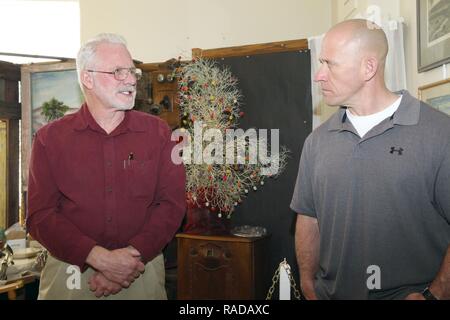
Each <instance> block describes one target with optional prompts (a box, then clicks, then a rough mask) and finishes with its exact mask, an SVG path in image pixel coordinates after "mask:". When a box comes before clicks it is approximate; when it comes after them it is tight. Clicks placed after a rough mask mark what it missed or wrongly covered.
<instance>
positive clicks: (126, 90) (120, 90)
mask: <svg viewBox="0 0 450 320" xmlns="http://www.w3.org/2000/svg"><path fill="white" fill-rule="evenodd" d="M118 92H131V93H134V92H136V89H135V88H133V87H131V88H122V89H119V90H118Z"/></svg>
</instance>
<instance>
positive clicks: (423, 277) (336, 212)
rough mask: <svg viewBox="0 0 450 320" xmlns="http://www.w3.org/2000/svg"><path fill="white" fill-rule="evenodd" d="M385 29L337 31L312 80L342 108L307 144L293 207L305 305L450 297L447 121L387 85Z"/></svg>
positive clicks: (363, 25)
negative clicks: (326, 301) (308, 301)
mask: <svg viewBox="0 0 450 320" xmlns="http://www.w3.org/2000/svg"><path fill="white" fill-rule="evenodd" d="M387 51H388V46H387V40H386V36H385V34H384V32H383V31H382V30H381V29H379V28H378V26H376V25H374V24H373V23H370V22H368V21H366V20H348V21H345V22H343V23H340V24H338V25H336V26H335V27H333V28H332V29H331V30H330V31H329V32H328V33H327V34H326V36H325V38H324V40H323V44H322V51H321V57H320V59H321V63H322V66H321V68H320V70H319V71H318V73H317V74H316V76H315V81H317V82H319V83H320V85H321V89H322V93H323V96H324V100H325V102H326V103H327V104H328V105H331V106H345V107H340V109H339V110H338V111H337V112H336V113H335V114H334V115H333V116H332V117H331V118H330V119H329V120H328V121H327V122H326V123H324V124H323V125H322V126H320V127H319V128H318V129H316V130H315V131H314V132H313V133H311V134H310V135H309V137H308V138H307V139H306V141H305V143H304V146H303V151H302V156H301V160H300V166H299V172H298V177H297V183H296V186H295V190H294V195H293V198H292V202H291V208H292V209H293V210H294V211H295V212H297V213H298V215H297V224H296V234H295V242H296V252H297V259H298V264H299V268H300V278H301V287H302V291H303V294H304V295H305V297H306V298H307V299H316V298H318V299H450V117H448V116H447V115H445V114H444V113H441V112H439V111H436V110H435V109H433V108H431V107H429V106H428V105H426V104H424V103H422V102H420V101H418V100H417V99H415V98H413V97H412V96H411V95H410V94H409V93H408V92H406V91H402V92H398V93H393V92H390V91H389V90H388V89H387V88H386V86H385V83H384V68H385V60H386V55H387Z"/></svg>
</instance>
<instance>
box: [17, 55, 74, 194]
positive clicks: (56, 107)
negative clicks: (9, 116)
mask: <svg viewBox="0 0 450 320" xmlns="http://www.w3.org/2000/svg"><path fill="white" fill-rule="evenodd" d="M21 73H22V82H21V83H22V155H23V156H22V181H23V182H24V191H26V185H27V182H28V181H27V178H28V163H29V158H30V153H31V144H32V137H33V135H34V133H35V132H36V131H37V130H38V129H39V128H41V127H42V126H44V125H45V124H47V123H48V122H50V121H53V120H56V119H58V118H60V117H62V116H63V115H66V114H70V113H73V112H76V111H77V110H78V109H79V108H80V106H81V104H82V103H83V95H82V92H81V89H80V87H79V85H78V76H77V71H76V64H75V61H67V62H57V63H36V64H30V65H23V66H22V68H21Z"/></svg>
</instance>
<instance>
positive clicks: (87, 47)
mask: <svg viewBox="0 0 450 320" xmlns="http://www.w3.org/2000/svg"><path fill="white" fill-rule="evenodd" d="M102 43H116V44H122V45H123V46H124V47H126V46H127V42H126V40H125V38H124V37H122V36H120V35H118V34H114V33H100V34H98V35H97V36H95V37H94V38H92V39H90V40H88V41H87V42H86V43H85V44H84V45H82V46H81V48H80V50H79V51H78V54H77V74H78V82H79V84H80V87H81V90H82V91H84V90H83V84H82V83H81V71H83V70H85V69H86V68H87V66H88V64H89V63H91V62H92V61H93V60H94V59H95V53H96V51H97V47H98V46H99V45H100V44H102Z"/></svg>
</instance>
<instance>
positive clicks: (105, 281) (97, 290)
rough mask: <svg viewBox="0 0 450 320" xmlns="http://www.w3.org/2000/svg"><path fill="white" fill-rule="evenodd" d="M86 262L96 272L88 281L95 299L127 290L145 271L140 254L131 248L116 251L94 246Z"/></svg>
mask: <svg viewBox="0 0 450 320" xmlns="http://www.w3.org/2000/svg"><path fill="white" fill-rule="evenodd" d="M86 262H87V263H88V264H89V265H91V266H92V267H93V268H94V269H95V270H96V272H95V273H94V274H93V275H92V276H91V277H90V279H89V289H90V290H91V291H93V292H94V294H95V296H96V297H97V298H99V297H102V296H105V297H107V296H109V295H110V294H117V293H118V292H119V291H121V290H122V289H123V288H128V287H129V286H130V285H131V283H133V282H134V280H135V279H137V278H139V276H140V275H141V274H142V273H143V272H144V270H145V265H144V264H143V263H142V261H141V254H140V253H139V251H137V250H136V249H135V248H133V247H131V246H129V247H126V248H121V249H116V250H107V249H105V248H102V247H99V246H95V247H94V248H93V249H92V250H91V252H90V253H89V255H88V257H87V259H86Z"/></svg>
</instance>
